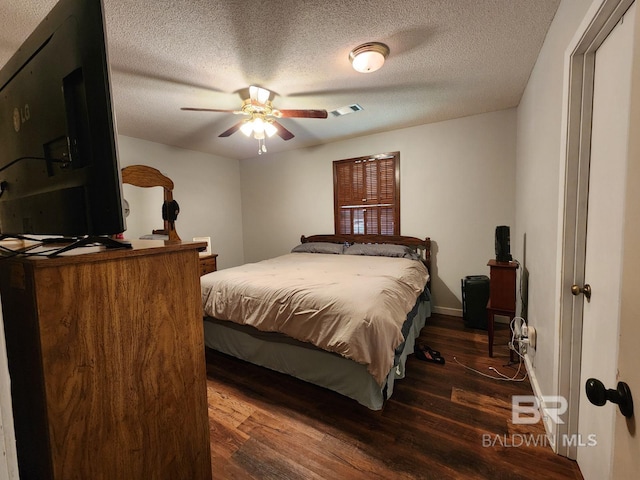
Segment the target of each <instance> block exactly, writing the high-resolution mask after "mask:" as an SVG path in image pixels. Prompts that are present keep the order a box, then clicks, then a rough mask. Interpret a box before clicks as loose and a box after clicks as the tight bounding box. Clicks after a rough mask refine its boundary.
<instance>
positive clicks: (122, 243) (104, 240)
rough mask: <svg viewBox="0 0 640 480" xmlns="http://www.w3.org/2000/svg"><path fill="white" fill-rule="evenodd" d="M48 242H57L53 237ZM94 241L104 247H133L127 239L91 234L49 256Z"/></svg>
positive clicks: (87, 244) (90, 243)
mask: <svg viewBox="0 0 640 480" xmlns="http://www.w3.org/2000/svg"><path fill="white" fill-rule="evenodd" d="M61 241H65V239H61ZM46 243H55V239H51V241H50V242H46ZM94 243H97V244H99V245H103V246H104V247H106V248H108V249H115V248H131V243H130V242H127V241H126V240H115V239H113V238H110V237H100V236H92V235H89V236H87V237H84V238H81V239H79V240H76V241H74V242H73V243H70V244H69V245H67V246H65V247H62V248H60V249H59V250H56V251H55V252H53V253H50V254H49V255H47V256H48V257H55V256H58V255H60V254H61V253H64V252H68V251H71V250H73V249H76V248H80V247H86V246H89V245H92V244H94Z"/></svg>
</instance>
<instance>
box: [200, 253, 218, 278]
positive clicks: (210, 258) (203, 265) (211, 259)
mask: <svg viewBox="0 0 640 480" xmlns="http://www.w3.org/2000/svg"><path fill="white" fill-rule="evenodd" d="M217 258H218V254H217V253H212V254H211V255H206V256H203V257H200V276H202V275H206V274H207V273H211V272H215V271H216V270H217V269H218V266H217V260H216V259H217Z"/></svg>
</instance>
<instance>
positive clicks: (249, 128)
mask: <svg viewBox="0 0 640 480" xmlns="http://www.w3.org/2000/svg"><path fill="white" fill-rule="evenodd" d="M240 131H241V132H242V133H244V134H245V135H246V136H247V137H250V136H251V134H252V133H253V122H252V121H251V120H246V121H245V122H244V123H243V124H242V125H241V126H240Z"/></svg>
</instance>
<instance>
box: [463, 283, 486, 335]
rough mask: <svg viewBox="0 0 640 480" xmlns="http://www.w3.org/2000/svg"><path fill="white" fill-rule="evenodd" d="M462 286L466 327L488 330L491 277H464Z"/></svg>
mask: <svg viewBox="0 0 640 480" xmlns="http://www.w3.org/2000/svg"><path fill="white" fill-rule="evenodd" d="M461 284H462V317H463V318H464V325H465V326H466V327H471V328H481V329H484V330H486V329H487V302H488V301H489V277H487V276H486V275H470V276H467V277H464V278H463V279H462V281H461Z"/></svg>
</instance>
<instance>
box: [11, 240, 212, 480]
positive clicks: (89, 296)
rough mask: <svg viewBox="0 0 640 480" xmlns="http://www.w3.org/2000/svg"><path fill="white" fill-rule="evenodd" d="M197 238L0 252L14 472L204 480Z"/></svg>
mask: <svg viewBox="0 0 640 480" xmlns="http://www.w3.org/2000/svg"><path fill="white" fill-rule="evenodd" d="M202 245H203V244H202V243H188V244H187V243H171V244H168V245H165V243H164V242H162V241H152V240H146V241H139V242H133V247H134V248H133V250H127V251H125V250H114V251H101V252H97V253H88V254H82V253H79V254H74V255H69V256H60V257H56V258H43V257H29V258H19V259H18V258H11V259H2V260H1V261H0V291H1V293H2V307H3V314H4V325H5V333H6V344H7V357H8V360H9V372H10V376H11V394H12V399H13V409H14V410H13V412H14V418H15V431H16V446H17V452H18V465H19V471H20V478H21V479H25V480H26V479H37V480H46V479H67V478H86V479H90V478H91V479H97V478H103V479H110V478H112V479H116V478H118V479H124V478H130V479H134V478H135V479H143V478H145V479H146V478H149V479H150V478H172V479H173V478H175V479H179V478H184V479H187V478H188V479H190V480H191V479H198V480H210V479H211V459H210V443H209V423H208V416H207V394H206V372H205V358H204V339H203V325H202V305H201V301H200V282H199V276H198V269H199V262H198V253H197V249H198V248H202Z"/></svg>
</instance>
